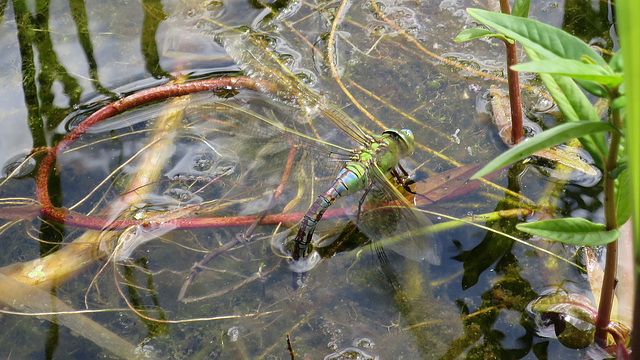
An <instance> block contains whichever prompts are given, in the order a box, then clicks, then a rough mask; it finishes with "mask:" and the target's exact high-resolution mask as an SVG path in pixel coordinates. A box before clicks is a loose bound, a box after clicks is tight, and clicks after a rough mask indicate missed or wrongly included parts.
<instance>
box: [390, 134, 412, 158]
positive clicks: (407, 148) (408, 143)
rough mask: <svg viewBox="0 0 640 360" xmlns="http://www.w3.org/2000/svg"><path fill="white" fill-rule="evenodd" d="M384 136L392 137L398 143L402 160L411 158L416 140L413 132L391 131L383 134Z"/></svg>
mask: <svg viewBox="0 0 640 360" xmlns="http://www.w3.org/2000/svg"><path fill="white" fill-rule="evenodd" d="M383 134H387V135H390V136H391V138H392V139H393V140H394V141H395V142H396V145H397V146H398V150H400V151H399V152H400V153H399V155H400V157H401V158H403V157H407V156H411V154H413V149H414V141H415V138H414V136H413V132H411V130H409V129H402V130H396V129H389V130H386V131H385V132H383Z"/></svg>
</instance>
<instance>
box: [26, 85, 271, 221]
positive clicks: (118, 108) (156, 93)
mask: <svg viewBox="0 0 640 360" xmlns="http://www.w3.org/2000/svg"><path fill="white" fill-rule="evenodd" d="M227 88H228V89H246V90H254V91H263V92H266V93H270V94H276V93H277V90H278V86H277V85H276V84H274V83H271V82H266V81H262V80H257V79H251V78H247V77H234V78H232V77H225V78H217V79H208V80H202V81H196V82H192V83H188V84H183V83H180V84H172V85H166V86H160V87H156V88H152V89H148V90H144V91H140V92H138V93H135V94H132V95H130V96H127V97H125V98H123V99H120V100H118V101H116V102H113V103H111V104H109V105H107V106H105V107H103V108H102V109H100V110H98V111H96V112H95V113H93V114H91V116H89V117H88V118H86V119H85V120H84V121H82V122H81V123H80V124H79V125H78V126H77V127H76V128H74V129H73V130H72V131H71V132H70V133H69V134H67V136H65V137H64V138H63V139H62V140H61V141H60V142H59V143H58V144H57V145H56V146H55V147H53V148H51V149H50V150H49V152H48V153H47V155H45V157H44V159H43V160H42V163H41V164H40V167H39V168H38V173H37V175H36V197H37V199H38V201H40V203H41V204H42V215H43V216H45V217H47V218H49V219H51V220H53V221H56V222H60V223H66V224H68V225H72V226H77V225H82V226H81V227H85V228H91V229H112V230H115V229H121V228H124V227H127V226H130V225H133V224H142V223H144V220H143V221H115V222H111V223H109V222H106V221H101V220H97V219H95V218H91V217H89V216H86V215H82V214H79V213H71V212H69V211H68V210H67V209H64V208H58V207H55V206H53V204H52V203H51V198H50V197H49V184H48V182H49V176H50V174H51V171H52V169H53V167H54V165H55V161H56V158H57V156H58V154H59V153H62V152H63V151H64V150H65V149H67V148H68V147H69V146H70V145H71V144H73V142H74V141H76V140H77V139H78V138H80V137H81V136H82V135H83V134H85V133H86V132H87V131H88V130H89V129H90V128H91V127H92V126H94V125H96V124H98V123H100V122H101V121H103V120H106V119H108V118H110V117H112V116H115V115H118V114H120V113H122V112H124V111H127V110H130V109H132V108H135V107H138V106H140V105H143V104H147V103H150V102H154V101H159V100H165V99H167V98H170V97H175V96H182V95H188V94H193V93H197V92H203V91H213V90H216V89H227Z"/></svg>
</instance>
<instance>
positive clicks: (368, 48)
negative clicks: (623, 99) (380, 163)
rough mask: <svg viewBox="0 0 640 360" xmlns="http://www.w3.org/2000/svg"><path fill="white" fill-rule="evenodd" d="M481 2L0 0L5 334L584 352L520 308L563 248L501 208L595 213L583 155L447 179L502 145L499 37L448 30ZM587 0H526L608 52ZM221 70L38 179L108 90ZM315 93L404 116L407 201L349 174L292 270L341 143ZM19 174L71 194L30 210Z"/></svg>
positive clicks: (28, 344) (489, 353)
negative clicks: (387, 197) (51, 213)
mask: <svg viewBox="0 0 640 360" xmlns="http://www.w3.org/2000/svg"><path fill="white" fill-rule="evenodd" d="M486 6H487V5H486V4H484V3H479V2H475V1H467V0H457V1H450V0H443V1H429V2H424V1H422V2H421V1H402V0H397V1H395V0H382V1H378V2H375V3H372V2H369V1H365V0H359V1H345V2H341V1H316V2H314V1H310V2H307V1H286V0H285V1H281V0H276V1H267V2H264V3H263V2H262V1H261V0H247V1H245V0H230V1H191V0H185V1H165V2H159V1H154V0H143V1H141V2H129V1H119V2H108V1H104V2H92V3H84V2H82V1H77V0H71V1H69V2H68V3H62V2H59V3H48V2H39V1H38V2H35V3H34V2H27V1H22V0H16V1H13V2H11V3H8V2H4V3H2V5H1V6H0V9H1V10H2V13H1V14H0V19H1V21H2V22H1V23H0V44H1V45H0V46H1V47H2V49H3V56H2V57H0V69H2V71H0V78H1V80H2V81H1V83H2V85H1V86H0V95H1V96H0V107H1V108H2V116H0V127H1V128H2V134H3V135H2V138H1V140H0V164H1V165H2V167H1V169H0V170H1V171H2V172H1V173H0V215H2V218H4V219H6V220H1V221H2V222H1V223H0V241H1V243H2V245H3V248H4V252H3V253H2V255H0V266H2V268H1V269H0V286H2V291H1V292H2V293H3V295H0V301H1V302H2V309H3V310H4V311H5V312H4V313H2V314H1V315H0V323H1V324H2V326H3V329H4V331H3V333H2V335H1V336H0V357H4V358H15V359H23V358H29V359H39V358H47V359H50V358H59V359H76V358H77V359H93V358H135V357H140V358H154V359H155V358H157V359H163V358H175V359H185V358H189V359H261V358H266V359H290V358H292V355H291V352H290V350H288V343H287V338H288V337H289V338H290V341H291V347H292V349H293V351H294V352H295V354H297V356H296V359H456V358H467V359H480V358H482V359H487V358H496V359H561V358H585V357H587V356H588V355H587V354H588V353H589V350H588V349H571V348H569V347H567V346H565V345H563V342H560V341H559V340H557V339H555V338H553V337H548V331H546V332H545V331H544V330H545V329H540V328H537V327H536V322H535V320H534V317H533V316H532V314H531V313H529V311H528V310H527V306H528V305H529V304H530V302H531V301H533V300H534V299H536V298H537V297H538V296H540V295H541V294H545V293H549V292H553V291H556V290H557V289H562V290H563V291H567V292H572V293H582V294H584V295H586V296H587V297H590V298H593V297H592V295H591V294H590V290H589V284H588V282H587V280H586V278H585V275H584V272H583V271H582V270H581V269H580V268H578V267H577V266H576V265H574V264H573V263H580V262H581V261H582V260H581V258H580V256H579V255H578V252H577V249H576V248H573V247H563V246H560V245H558V244H551V243H548V242H545V241H542V240H540V239H531V238H528V237H526V236H525V234H523V233H519V232H518V231H516V230H515V225H516V224H517V223H520V222H523V221H528V220H532V219H535V218H539V217H543V216H551V217H557V216H581V217H588V218H591V219H593V220H595V221H598V220H601V217H602V213H601V200H602V196H601V188H600V177H599V176H592V175H590V176H587V175H585V174H580V173H575V172H574V173H571V172H568V171H566V170H563V169H561V168H560V167H556V166H555V165H554V164H553V163H550V162H548V161H543V160H540V159H537V160H531V161H528V162H525V163H521V164H519V165H516V166H514V167H513V168H511V169H509V170H505V171H502V172H500V173H498V174H496V175H494V176H491V177H488V180H487V181H485V182H483V183H479V182H473V183H471V182H467V181H466V180H467V179H468V178H469V176H470V175H471V174H472V173H473V172H474V171H475V170H476V169H478V165H480V164H484V163H486V162H487V161H488V160H489V159H491V158H493V157H495V156H496V155H498V154H500V153H501V152H503V151H504V150H505V149H506V148H507V147H506V146H505V145H504V144H503V143H502V141H501V140H500V137H499V135H498V131H497V129H496V128H495V125H493V124H492V122H491V120H490V110H491V109H490V104H489V102H490V98H489V87H490V86H491V85H497V86H498V87H500V88H503V89H506V87H507V86H506V82H505V80H504V78H505V73H506V72H505V59H504V46H503V44H501V43H500V42H499V41H496V40H491V41H489V40H477V41H472V42H467V43H462V44H455V43H453V41H452V39H453V38H455V36H456V34H457V33H458V32H459V31H460V30H462V29H464V28H467V27H473V26H475V25H476V24H475V22H474V21H473V19H472V18H470V17H469V16H468V15H467V14H466V12H465V11H464V9H465V8H467V7H486ZM598 6H599V7H592V6H591V5H590V4H585V3H584V2H579V1H565V2H561V1H539V2H536V3H535V5H533V7H532V9H531V13H530V17H532V18H536V19H539V20H541V21H544V22H546V23H549V24H551V25H554V26H557V27H562V28H565V29H566V30H567V31H570V32H571V33H573V34H574V35H577V36H579V37H581V38H583V39H585V41H588V42H590V43H591V44H594V45H597V46H599V47H600V48H602V49H604V51H605V52H606V51H614V50H616V48H617V39H616V38H615V37H614V38H613V39H612V37H611V36H613V35H612V34H614V32H615V31H614V30H613V27H612V15H611V8H610V7H609V6H607V5H606V3H605V2H601V3H599V4H598ZM520 55H521V56H522V57H523V58H524V57H525V54H524V52H521V54H520ZM228 77H242V78H243V79H248V80H247V84H248V85H247V86H246V89H240V90H237V89H230V88H229V87H228V86H226V85H224V84H223V85H222V86H219V87H218V88H216V91H207V92H200V93H197V94H191V95H189V96H184V97H180V98H166V99H165V100H163V101H157V102H154V103H152V104H144V106H138V107H136V108H135V109H133V110H131V111H127V112H124V113H123V114H120V115H118V116H115V117H112V118H108V119H106V120H105V121H101V122H99V123H97V124H96V125H95V126H92V127H90V128H89V129H87V131H86V132H85V133H83V134H82V136H80V137H79V138H78V139H77V141H75V142H73V144H69V145H70V146H69V147H68V148H65V149H63V150H64V151H62V150H61V151H60V153H59V154H58V157H57V159H56V163H55V165H54V166H52V167H51V171H50V172H49V173H48V174H45V175H47V176H48V179H49V180H48V183H47V184H46V186H45V185H43V182H41V183H40V184H37V183H36V175H37V172H38V169H39V165H40V164H42V163H43V158H44V154H45V153H46V150H47V147H53V146H55V145H56V144H57V143H58V142H59V141H60V140H61V139H62V138H63V137H64V136H65V135H67V134H68V133H69V132H70V131H72V130H73V129H76V127H77V126H78V125H79V124H81V123H82V121H83V120H85V119H86V118H87V117H88V116H89V115H91V114H92V113H93V112H95V111H96V110H98V109H100V108H101V107H102V106H104V105H106V104H107V103H110V102H113V101H116V100H118V99H121V98H123V97H125V96H127V95H131V94H133V93H136V92H138V91H141V90H145V89H152V88H156V87H158V86H161V85H165V84H167V83H169V82H170V81H175V82H194V81H200V80H204V79H209V78H228ZM283 79H284V80H283ZM258 81H263V82H264V83H260V84H262V85H260V84H258ZM521 83H522V84H525V85H527V86H528V87H527V88H526V89H525V90H524V92H523V98H524V105H525V107H526V108H527V110H528V113H529V117H530V118H531V119H532V120H534V121H535V122H537V123H538V124H539V125H540V126H542V127H544V128H546V127H548V126H552V125H554V124H555V123H556V122H558V121H559V119H558V117H557V111H555V108H553V107H551V102H550V100H549V99H548V98H547V97H545V92H544V89H543V88H542V86H541V84H540V82H539V80H538V79H536V78H535V77H533V76H529V75H522V77H521ZM256 84H258V85H256ZM270 84H271V85H273V84H275V85H274V87H275V88H276V90H274V91H266V90H265V89H268V88H269V86H270ZM251 87H254V88H259V89H263V90H265V91H263V92H269V93H270V94H267V95H265V94H263V93H262V92H261V91H255V89H252V88H251ZM292 89H294V90H292ZM323 107H327V108H329V109H333V110H332V111H334V110H335V109H340V110H335V113H339V118H340V119H343V120H345V119H353V121H354V122H355V123H357V126H359V127H360V128H362V129H363V130H364V131H365V132H367V133H371V134H381V133H382V132H383V131H385V130H386V129H405V128H407V129H411V130H412V132H413V133H414V135H415V152H414V153H413V155H412V156H410V157H408V158H406V159H403V160H402V166H403V167H404V168H405V169H406V170H407V171H408V172H409V174H410V176H411V178H412V180H413V181H415V186H414V185H411V186H414V187H413V189H414V190H412V191H415V192H416V193H417V195H416V196H415V197H413V196H411V194H408V193H406V192H405V194H406V195H408V196H409V198H412V197H413V198H414V201H415V202H416V203H418V205H419V206H418V207H417V208H415V209H409V208H406V207H400V209H401V210H402V211H398V209H399V208H398V207H396V206H389V208H390V209H391V210H389V211H388V212H389V213H390V214H392V215H397V216H386V215H384V216H379V214H378V216H377V217H376V216H371V215H370V214H371V213H373V211H371V212H369V213H368V212H367V209H368V208H369V207H370V204H371V203H373V202H375V201H378V202H379V201H380V197H381V196H384V195H382V194H381V192H380V191H377V190H378V188H375V187H374V189H373V190H372V191H370V192H369V193H368V194H367V196H366V197H365V198H364V199H365V202H364V203H363V204H360V203H359V202H360V201H361V199H363V192H362V191H361V192H359V193H356V194H354V195H351V196H346V197H343V198H340V199H338V200H336V202H335V204H333V205H332V206H331V208H330V210H329V211H328V212H327V213H326V215H325V217H324V218H323V220H322V221H320V223H319V225H318V228H317V229H316V230H315V235H314V246H313V249H314V251H313V254H312V255H311V256H310V259H311V260H309V261H308V264H307V265H308V271H307V272H306V275H305V277H304V286H302V287H301V288H299V289H295V286H294V284H293V283H292V262H291V260H290V258H289V254H290V247H291V242H292V240H293V237H294V236H295V232H296V231H297V223H298V221H299V220H300V218H301V217H302V215H303V214H304V212H305V211H306V210H307V209H308V208H309V206H310V205H311V203H312V202H313V201H314V200H315V199H316V198H317V196H318V195H319V194H320V193H322V192H323V191H324V190H326V189H327V188H329V186H330V185H331V183H332V181H333V179H334V178H335V176H336V174H337V173H338V171H339V163H337V162H336V161H335V160H336V159H338V158H339V157H340V154H341V153H343V152H344V150H345V149H353V148H356V147H357V146H358V145H359V143H358V142H357V141H355V138H354V137H349V136H348V134H347V133H345V132H343V131H340V129H338V128H337V127H336V126H335V122H331V121H328V120H327V119H326V116H327V114H328V113H327V112H326V111H325V112H323ZM329 115H330V114H329ZM346 121H347V122H348V121H350V120H346ZM352 126H353V127H355V125H352ZM38 186H39V187H40V189H43V188H45V187H46V188H47V193H48V194H49V196H50V198H51V201H52V202H53V205H55V206H56V207H64V208H65V209H68V210H69V211H72V213H71V216H69V217H68V218H67V221H66V223H65V224H60V223H56V222H55V221H53V220H51V219H50V218H46V217H41V216H40V211H39V206H38V203H37V202H36V191H37V189H36V187H38ZM400 190H401V191H402V190H403V189H402V187H400ZM394 192H395V193H397V192H398V190H394ZM274 194H276V195H275V198H274ZM7 209H8V210H7ZM358 209H360V210H358ZM362 209H364V210H362ZM332 210H333V211H332ZM503 210H504V212H500V213H498V212H499V211H503ZM381 213H382V211H381ZM344 214H347V215H344ZM383 214H384V213H383ZM87 215H88V216H87ZM360 215H362V217H361V216H360ZM489 215H494V216H493V217H489ZM256 216H259V217H260V218H261V219H263V220H262V223H261V224H260V225H258V226H253V225H252V224H253V223H254V221H256V220H255V219H256ZM372 217H374V218H375V219H371V218H372ZM447 217H453V218H464V219H467V220H469V221H470V222H475V223H477V224H479V225H483V226H484V227H478V226H474V225H472V224H469V223H456V222H450V219H449V218H447ZM91 221H93V223H91V224H94V225H90V222H91ZM122 221H128V223H126V224H124V223H122ZM354 223H357V224H358V225H359V226H360V228H361V229H362V230H363V232H362V233H361V232H359V231H358V230H357V228H356V227H355V226H354V225H353V224H354ZM431 223H433V224H435V225H434V226H432V227H430V226H429V225H430V224H431ZM95 224H98V225H95ZM194 224H195V225H194ZM255 225H257V222H256V223H255ZM114 228H119V229H114ZM491 229H493V230H499V231H501V232H504V233H507V234H509V235H513V236H516V237H518V238H520V239H524V240H526V241H527V242H529V243H531V244H534V245H535V246H536V247H532V246H530V245H528V244H526V243H521V242H515V241H513V240H512V239H509V238H506V237H504V236H502V235H500V234H497V233H495V232H492V231H490V230H491ZM407 231H409V232H411V236H408V237H407V236H405V233H406V232H407ZM363 233H365V234H366V235H365V234H363ZM416 234H417V235H416ZM371 240H375V241H374V242H373V244H372V241H371ZM116 244H118V245H116ZM543 250H547V251H549V252H551V253H554V254H556V255H557V256H558V257H553V256H550V255H549V254H547V253H545V252H544V251H543ZM423 258H426V259H423ZM205 260H208V261H206V263H205ZM198 264H199V265H198ZM294 277H295V276H294ZM16 280H17V281H16ZM74 310H77V311H80V310H87V311H84V312H76V313H74ZM134 310H135V311H134ZM60 312H64V313H60ZM19 313H21V314H23V315H20V314H19ZM71 313H74V314H71ZM50 320H53V321H50ZM547 330H548V329H547ZM543 335H544V336H543Z"/></svg>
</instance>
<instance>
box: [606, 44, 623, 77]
mask: <svg viewBox="0 0 640 360" xmlns="http://www.w3.org/2000/svg"><path fill="white" fill-rule="evenodd" d="M623 65H624V64H623V57H622V49H620V50H618V51H616V53H615V54H613V57H612V58H611V60H610V61H609V66H610V67H611V70H613V71H615V72H617V73H622V69H623Z"/></svg>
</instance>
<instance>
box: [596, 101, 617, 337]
mask: <svg viewBox="0 0 640 360" xmlns="http://www.w3.org/2000/svg"><path fill="white" fill-rule="evenodd" d="M617 97H618V91H617V89H614V91H613V93H612V94H611V100H612V101H613V100H614V99H616V98H617ZM611 122H612V124H613V126H615V127H616V128H618V129H620V128H622V120H621V119H620V110H614V111H613V112H612V113H611ZM610 135H611V140H610V142H609V155H608V157H607V159H606V171H605V173H604V175H605V178H604V215H605V225H606V227H607V230H614V229H618V219H617V216H618V215H617V211H616V205H617V201H616V199H615V186H616V185H615V179H614V178H612V177H611V175H610V174H611V171H613V170H615V169H616V168H617V167H618V151H619V149H620V140H621V139H620V138H621V135H620V133H619V132H617V131H612V132H611V134H610ZM617 273H618V240H616V241H613V242H610V243H609V244H607V256H606V263H605V267H604V277H603V279H602V292H601V293H600V303H599V305H598V318H597V319H596V333H595V341H596V343H597V344H598V345H600V346H601V347H605V346H606V342H607V327H608V326H609V322H610V321H611V309H612V307H613V298H614V293H615V289H616V282H617V281H616V278H617V275H618V274H617Z"/></svg>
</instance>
